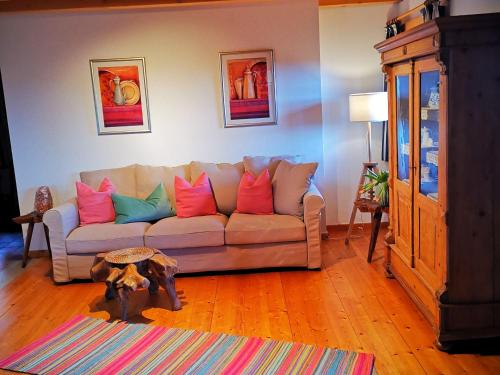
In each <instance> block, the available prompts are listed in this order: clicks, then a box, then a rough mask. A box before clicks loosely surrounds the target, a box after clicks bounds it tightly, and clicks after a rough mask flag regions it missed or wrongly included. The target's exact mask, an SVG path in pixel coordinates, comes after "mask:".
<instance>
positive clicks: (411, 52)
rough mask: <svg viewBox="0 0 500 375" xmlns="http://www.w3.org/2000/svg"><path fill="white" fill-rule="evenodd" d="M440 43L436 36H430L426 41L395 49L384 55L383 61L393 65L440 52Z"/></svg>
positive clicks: (421, 40) (417, 41)
mask: <svg viewBox="0 0 500 375" xmlns="http://www.w3.org/2000/svg"><path fill="white" fill-rule="evenodd" d="M438 47H439V42H438V39H437V38H436V37H435V36H429V37H427V38H424V39H420V40H416V41H414V42H411V43H408V44H406V45H404V46H401V47H397V48H394V49H392V50H389V51H387V52H383V53H382V61H383V62H384V63H385V64H387V63H393V62H397V61H401V60H407V59H409V58H412V57H420V56H424V55H427V54H429V53H432V52H435V51H437V50H438Z"/></svg>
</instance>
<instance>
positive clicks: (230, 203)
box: [190, 161, 244, 215]
mask: <svg viewBox="0 0 500 375" xmlns="http://www.w3.org/2000/svg"><path fill="white" fill-rule="evenodd" d="M190 168H191V181H196V179H197V178H198V177H199V176H200V175H201V174H202V173H203V172H205V173H206V174H207V175H208V177H209V179H210V183H211V184H212V189H213V191H214V195H215V201H216V203H217V209H218V211H219V212H222V213H223V214H225V215H231V214H232V213H233V211H234V210H236V200H237V197H238V186H239V185H240V180H241V177H242V176H243V170H244V168H243V163H241V162H240V163H237V164H229V163H221V164H215V163H202V162H199V161H193V162H191V164H190Z"/></svg>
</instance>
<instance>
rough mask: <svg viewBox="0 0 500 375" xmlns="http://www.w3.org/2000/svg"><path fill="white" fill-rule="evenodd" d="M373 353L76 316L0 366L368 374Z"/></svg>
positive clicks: (47, 370) (43, 370) (58, 370)
mask: <svg viewBox="0 0 500 375" xmlns="http://www.w3.org/2000/svg"><path fill="white" fill-rule="evenodd" d="M373 362H374V356H373V354H364V353H355V352H347V351H343V350H336V349H328V348H321V347H314V346H311V345H304V344H298V343H289V342H284V341H276V340H264V339H259V338H250V337H242V336H233V335H226V334H221V333H208V332H201V331H193V330H185V329H177V328H164V327H158V326H151V325H145V324H127V323H123V322H114V323H108V322H105V321H104V320H100V319H94V318H89V317H85V316H76V317H75V318H73V319H71V320H70V321H68V322H66V323H64V324H63V325H61V326H60V327H58V328H56V329H55V330H53V331H52V332H51V333H49V334H48V335H47V336H45V337H43V338H41V339H39V340H37V341H35V342H33V343H32V344H30V345H28V346H26V347H24V348H23V349H21V350H19V351H17V352H15V353H14V354H12V355H11V356H10V357H8V358H5V359H3V360H1V361H0V368H3V369H7V370H14V371H21V372H27V373H32V374H99V375H100V374H113V375H114V374H150V373H151V374H371V373H372V370H373Z"/></svg>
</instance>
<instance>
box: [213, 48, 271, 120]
mask: <svg viewBox="0 0 500 375" xmlns="http://www.w3.org/2000/svg"><path fill="white" fill-rule="evenodd" d="M220 59H221V74H222V99H223V104H224V125H225V127H226V128H233V127H240V126H258V125H276V121H277V115H276V89H275V82H274V58H273V51H272V50H261V51H247V52H222V53H221V54H220Z"/></svg>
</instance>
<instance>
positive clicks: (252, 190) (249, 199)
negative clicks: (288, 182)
mask: <svg viewBox="0 0 500 375" xmlns="http://www.w3.org/2000/svg"><path fill="white" fill-rule="evenodd" d="M236 209H237V212H239V213H242V214H255V215H270V214H274V209H273V186H272V185H271V178H270V177H269V169H265V170H264V171H263V172H262V173H261V174H260V175H259V176H258V177H257V178H255V177H254V175H253V174H252V173H250V172H245V173H244V174H243V177H242V178H241V182H240V187H239V189H238V201H237V205H236Z"/></svg>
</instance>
